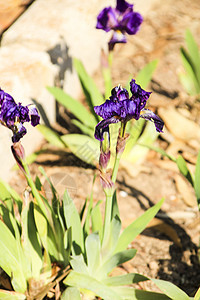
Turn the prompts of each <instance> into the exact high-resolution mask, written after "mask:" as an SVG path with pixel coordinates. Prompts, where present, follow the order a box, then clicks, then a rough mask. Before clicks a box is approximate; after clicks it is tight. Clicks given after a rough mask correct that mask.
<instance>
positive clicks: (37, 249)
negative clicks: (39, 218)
mask: <svg viewBox="0 0 200 300" xmlns="http://www.w3.org/2000/svg"><path fill="white" fill-rule="evenodd" d="M21 220H22V238H23V244H22V247H23V250H24V256H25V257H26V261H27V267H29V268H30V275H29V278H35V279H39V276H40V273H41V269H42V266H43V261H42V248H41V244H40V242H39V237H38V232H37V229H36V225H35V220H34V214H33V203H32V202H31V203H29V204H28V205H26V206H24V207H23V210H22V214H21Z"/></svg>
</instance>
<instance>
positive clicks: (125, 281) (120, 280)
mask: <svg viewBox="0 0 200 300" xmlns="http://www.w3.org/2000/svg"><path fill="white" fill-rule="evenodd" d="M146 280H149V278H147V277H146V276H143V275H140V274H137V273H128V274H124V275H120V276H114V277H112V276H111V277H108V278H106V279H105V280H103V283H104V284H106V285H112V286H120V285H129V284H133V283H138V282H141V281H146Z"/></svg>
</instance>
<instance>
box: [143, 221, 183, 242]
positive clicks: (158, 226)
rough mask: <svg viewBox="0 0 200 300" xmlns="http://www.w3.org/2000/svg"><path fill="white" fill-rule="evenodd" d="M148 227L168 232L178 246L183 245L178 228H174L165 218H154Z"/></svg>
mask: <svg viewBox="0 0 200 300" xmlns="http://www.w3.org/2000/svg"><path fill="white" fill-rule="evenodd" d="M146 228H153V229H156V230H158V231H160V232H162V233H164V234H166V235H167V236H168V237H169V238H170V239H171V240H172V241H173V242H174V243H175V244H176V245H177V246H178V247H181V240H180V238H179V236H178V234H177V232H176V230H174V228H172V226H170V225H169V224H167V223H165V222H164V221H163V220H160V219H157V218H153V219H152V220H151V221H150V223H149V224H148V225H147V227H146Z"/></svg>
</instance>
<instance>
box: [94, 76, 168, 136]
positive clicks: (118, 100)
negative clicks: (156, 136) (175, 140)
mask: <svg viewBox="0 0 200 300" xmlns="http://www.w3.org/2000/svg"><path fill="white" fill-rule="evenodd" d="M130 91H131V94H132V95H131V97H130V98H129V93H128V91H127V90H126V89H122V88H121V86H117V87H115V88H113V89H112V91H111V97H110V98H109V100H106V102H105V103H103V104H102V105H100V106H95V107H94V111H95V113H96V114H97V115H98V116H100V117H102V118H103V120H102V121H100V122H99V123H98V124H97V126H96V129H95V138H96V139H98V140H99V141H103V139H104V138H103V132H104V131H105V128H106V127H109V125H110V124H112V123H118V122H122V123H124V125H126V123H127V122H128V121H129V120H131V119H135V120H138V119H139V118H143V119H146V120H149V121H153V122H154V124H155V127H156V130H157V131H158V132H162V129H163V125H164V123H163V121H162V120H161V119H160V118H159V117H158V116H157V115H155V114H154V113H153V112H152V111H151V110H149V109H146V108H145V106H146V103H147V100H148V99H149V96H150V94H151V92H146V91H145V90H143V89H142V88H141V87H140V86H139V85H138V84H136V83H135V80H134V79H132V80H131V82H130Z"/></svg>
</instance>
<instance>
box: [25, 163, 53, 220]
mask: <svg viewBox="0 0 200 300" xmlns="http://www.w3.org/2000/svg"><path fill="white" fill-rule="evenodd" d="M22 164H23V167H24V171H25V172H24V174H25V177H26V180H27V183H28V185H29V186H30V188H31V191H32V194H33V197H35V199H36V201H37V204H38V206H39V207H40V209H41V211H42V213H43V214H44V216H45V217H46V218H47V219H48V218H49V216H48V214H47V208H46V206H45V205H44V202H43V201H42V198H41V196H40V194H39V192H38V190H37V188H36V186H35V183H34V181H33V179H32V177H31V174H30V171H29V168H28V165H27V164H26V162H24V161H22Z"/></svg>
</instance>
